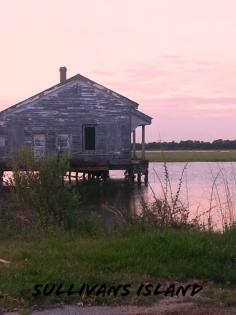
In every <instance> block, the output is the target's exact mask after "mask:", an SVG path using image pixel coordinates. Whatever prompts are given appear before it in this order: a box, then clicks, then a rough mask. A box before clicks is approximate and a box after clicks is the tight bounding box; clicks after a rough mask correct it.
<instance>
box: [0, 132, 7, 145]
mask: <svg viewBox="0 0 236 315" xmlns="http://www.w3.org/2000/svg"><path fill="white" fill-rule="evenodd" d="M5 145H6V136H3V135H0V148H4V147H5Z"/></svg>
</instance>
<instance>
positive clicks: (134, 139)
mask: <svg viewBox="0 0 236 315" xmlns="http://www.w3.org/2000/svg"><path fill="white" fill-rule="evenodd" d="M133 159H134V160H135V159H136V130H135V129H134V130H133Z"/></svg>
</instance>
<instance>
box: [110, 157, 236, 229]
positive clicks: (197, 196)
mask: <svg viewBox="0 0 236 315" xmlns="http://www.w3.org/2000/svg"><path fill="white" fill-rule="evenodd" d="M163 165H164V164H163V163H157V162H152V163H149V186H148V187H143V186H142V187H141V188H138V187H137V185H135V187H134V189H133V191H132V192H131V200H130V208H131V210H132V211H134V208H135V209H136V211H139V209H140V207H139V204H138V199H139V198H138V197H139V196H140V195H142V196H143V197H144V198H145V199H146V200H147V201H149V202H152V201H154V196H153V192H154V193H155V195H156V197H157V198H161V197H163V196H164V194H163V189H162V185H163V186H164V183H165V172H164V167H163ZM166 165H167V170H168V176H169V182H170V186H171V190H172V194H173V196H175V194H176V192H177V189H178V186H179V182H180V178H181V174H182V172H183V169H184V167H186V169H185V171H184V174H183V178H182V184H181V190H180V196H179V198H180V200H181V201H182V203H183V204H184V205H185V206H186V207H187V208H188V209H189V210H190V219H193V218H195V217H196V216H198V217H199V218H200V220H201V221H202V222H203V223H206V222H207V220H208V218H209V214H210V215H211V218H212V225H213V228H215V229H222V227H223V225H224V224H228V223H230V222H231V223H232V221H233V220H235V219H236V210H235V208H236V162H191V163H188V164H186V163H183V162H178V163H167V164H166ZM111 177H112V178H122V177H123V173H122V172H120V171H119V172H112V173H111ZM169 192H170V187H169Z"/></svg>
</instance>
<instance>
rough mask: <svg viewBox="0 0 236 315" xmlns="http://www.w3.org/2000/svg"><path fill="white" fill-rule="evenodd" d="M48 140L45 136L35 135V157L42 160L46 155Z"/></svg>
mask: <svg viewBox="0 0 236 315" xmlns="http://www.w3.org/2000/svg"><path fill="white" fill-rule="evenodd" d="M45 147H46V139H45V135H42V134H36V135H34V157H35V158H40V157H42V156H44V154H45Z"/></svg>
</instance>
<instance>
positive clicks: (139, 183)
mask: <svg viewBox="0 0 236 315" xmlns="http://www.w3.org/2000/svg"><path fill="white" fill-rule="evenodd" d="M138 185H141V173H140V172H138Z"/></svg>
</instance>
